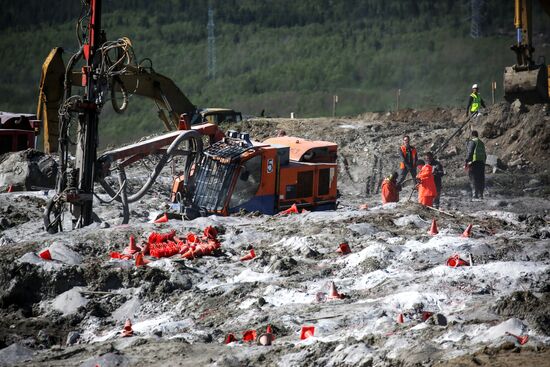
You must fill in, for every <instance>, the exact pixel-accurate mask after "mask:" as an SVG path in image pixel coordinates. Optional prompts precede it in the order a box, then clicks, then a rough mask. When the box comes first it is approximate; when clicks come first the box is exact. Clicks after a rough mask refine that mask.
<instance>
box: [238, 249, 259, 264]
mask: <svg viewBox="0 0 550 367" xmlns="http://www.w3.org/2000/svg"><path fill="white" fill-rule="evenodd" d="M255 257H256V252H254V249H253V248H252V249H250V252H249V253H248V254H247V255H244V256H243V257H241V261H248V260H252V259H253V258H255Z"/></svg>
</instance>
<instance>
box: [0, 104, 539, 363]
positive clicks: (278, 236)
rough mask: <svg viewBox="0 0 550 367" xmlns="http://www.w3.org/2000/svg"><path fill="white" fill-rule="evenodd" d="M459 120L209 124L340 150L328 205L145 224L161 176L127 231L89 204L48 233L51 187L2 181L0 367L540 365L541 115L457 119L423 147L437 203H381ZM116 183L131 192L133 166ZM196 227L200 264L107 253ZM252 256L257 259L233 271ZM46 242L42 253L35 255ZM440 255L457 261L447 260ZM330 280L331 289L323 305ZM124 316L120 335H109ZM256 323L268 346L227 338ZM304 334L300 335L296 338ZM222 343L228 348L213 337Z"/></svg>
mask: <svg viewBox="0 0 550 367" xmlns="http://www.w3.org/2000/svg"><path fill="white" fill-rule="evenodd" d="M465 121H466V117H465V116H464V111H463V110H456V109H448V110H447V109H436V110H428V111H413V110H406V111H399V112H393V113H387V114H378V113H368V114H364V115H361V116H357V117H353V118H345V119H342V118H338V119H332V118H320V119H292V120H291V119H250V120H247V121H244V122H242V123H240V124H238V125H232V126H224V129H236V130H240V131H247V132H249V133H250V134H251V136H252V137H253V138H254V139H255V140H258V141H262V140H263V139H265V138H267V137H270V136H275V135H276V134H278V133H280V131H281V130H284V131H285V133H286V134H287V135H290V136H299V137H304V138H309V139H316V140H328V141H334V142H336V143H338V145H339V159H338V164H339V181H338V185H339V191H340V195H341V197H340V202H339V206H338V209H337V210H336V211H329V212H304V213H301V214H291V215H287V216H274V217H273V216H264V215H258V214H257V213H240V214H239V215H234V216H231V217H218V216H212V217H207V218H198V219H195V220H193V221H182V220H180V219H171V220H170V221H168V222H167V223H162V224H153V223H151V221H152V219H153V218H155V217H156V216H157V214H159V213H162V212H164V211H166V210H168V209H169V207H168V205H167V202H168V193H169V186H170V182H171V178H170V172H169V170H166V172H164V173H163V175H162V176H161V178H160V180H159V182H158V183H157V185H156V186H155V188H154V189H153V191H152V192H151V193H150V194H149V195H147V196H146V197H145V198H144V199H142V200H141V201H140V202H138V203H136V204H132V205H131V206H130V210H131V220H130V224H129V225H120V223H121V220H122V211H121V207H119V206H117V205H112V204H111V205H104V204H100V203H99V202H97V204H96V205H95V207H94V210H95V212H96V214H97V215H98V217H99V218H100V219H101V222H98V223H94V224H93V225H91V226H89V227H87V228H84V229H80V230H76V231H66V232H62V233H57V234H47V233H45V232H44V230H43V229H42V220H41V214H42V211H43V210H44V206H45V204H46V201H47V200H48V198H51V197H52V196H53V195H54V192H53V191H47V190H43V191H35V192H29V191H17V190H16V191H14V192H11V193H6V192H5V191H6V190H7V186H4V187H0V189H1V190H2V192H3V193H2V194H0V231H1V232H0V315H1V316H0V366H2V365H6V366H11V365H26V366H42V365H48V366H96V365H99V366H135V365H137V366H149V365H163V366H176V365H186V366H203V365H204V366H208V365H209V366H264V365H265V366H481V365H495V366H518V365H524V366H535V365H536V366H545V365H549V362H548V361H549V360H550V302H549V301H550V287H549V284H550V257H549V251H550V247H549V246H548V243H549V238H550V182H549V181H550V163H549V162H548V157H549V156H550V155H549V153H550V152H549V150H550V125H549V123H550V109H548V107H547V106H535V107H529V108H526V107H524V106H510V105H508V104H500V105H495V106H492V107H490V108H489V109H488V111H487V114H486V115H484V116H481V117H479V118H478V119H476V120H475V121H471V122H470V123H469V124H467V125H465V126H464V128H463V130H462V131H461V132H460V133H458V134H457V135H456V137H455V138H454V139H452V140H451V141H450V142H449V143H448V145H447V146H446V147H445V148H444V149H442V151H441V153H440V154H438V159H440V161H441V163H442V164H443V165H444V166H445V168H446V171H447V175H446V176H445V177H444V180H443V187H444V189H443V196H442V202H441V209H442V211H436V210H433V209H429V208H425V207H422V206H420V205H419V204H417V203H416V196H415V194H414V193H413V195H411V199H409V197H410V193H411V185H410V184H409V185H407V186H405V188H404V189H403V191H402V193H401V200H400V202H399V203H393V204H386V205H381V203H380V202H381V201H380V194H379V185H380V181H381V179H382V178H383V177H384V176H387V175H388V174H390V173H391V172H392V171H395V170H397V168H398V146H399V144H400V142H401V138H402V136H403V135H409V136H410V137H411V142H412V144H413V145H415V146H416V147H417V149H418V150H419V151H420V152H424V151H427V150H435V149H437V148H438V147H439V146H441V145H442V143H443V142H444V141H445V140H446V138H447V137H449V136H451V134H453V132H455V131H456V129H458V128H459V127H460V126H462V125H463V124H464V122H465ZM472 129H476V130H478V131H479V132H480V135H481V138H482V140H483V141H485V143H486V147H487V153H488V154H489V155H491V156H492V157H491V159H492V160H491V162H490V163H491V165H488V166H487V167H486V173H487V190H486V196H485V199H484V200H483V201H471V199H470V197H471V194H470V191H469V186H468V179H467V174H466V173H465V172H464V169H463V165H464V159H465V143H466V141H467V138H468V135H469V133H470V130H472ZM29 156H34V155H32V154H30V155H29ZM7 159H8V158H7V157H3V158H1V159H0V166H1V165H2V162H6V160H7ZM41 159H42V158H41ZM488 163H489V162H488ZM10 166H12V165H10ZM128 177H129V178H130V180H131V181H133V182H135V183H139V182H141V181H144V180H145V179H146V177H147V170H146V169H145V168H144V167H143V166H141V165H136V166H135V167H133V168H132V169H131V170H130V171H129V172H128ZM19 189H20V190H23V189H24V188H23V187H21V188H19ZM98 192H100V193H101V191H100V190H98ZM100 195H101V194H100ZM363 204H366V208H365V206H361V205H363ZM360 206H361V208H360ZM68 217H69V216H68V215H67V217H66V218H65V221H66V222H68V221H69V220H70V218H68ZM433 219H435V220H436V223H437V226H438V230H439V233H438V234H437V235H430V234H429V233H428V230H429V229H430V227H431V224H432V220H433ZM470 224H471V225H472V231H471V237H462V236H461V234H462V233H463V232H464V230H465V229H466V228H467V227H468V225H470ZM68 226H69V223H67V226H66V227H67V228H68ZM209 226H211V227H213V228H215V229H216V232H217V236H216V238H217V240H218V241H219V244H220V248H219V249H217V250H215V251H212V252H211V253H210V254H209V255H208V256H198V257H196V258H194V259H184V258H181V256H180V255H175V256H172V257H163V258H160V259H157V258H155V257H152V256H146V260H150V262H149V263H148V264H147V265H144V266H139V267H138V266H136V265H135V260H134V259H130V260H126V259H124V258H122V259H121V258H114V257H116V256H115V255H113V254H112V253H122V252H123V250H124V249H125V248H126V247H127V246H128V244H129V242H130V237H131V236H134V238H135V239H136V243H137V244H138V245H141V244H144V243H145V242H147V240H148V238H149V236H150V234H151V233H152V232H158V233H161V234H169V233H170V231H172V230H174V231H175V233H176V236H178V237H181V238H184V237H186V235H187V234H188V233H193V234H195V235H197V236H198V237H201V236H202V235H203V231H204V230H205V228H207V227H209ZM341 243H347V244H348V245H349V247H350V249H351V253H349V254H345V255H343V254H342V253H339V252H337V249H338V248H339V245H340V244H341ZM251 248H253V249H254V250H255V254H256V257H255V258H253V259H252V260H249V261H240V258H241V257H242V256H244V255H246V254H248V253H249V251H250V249H251ZM46 249H48V250H49V253H50V255H51V258H52V260H46V259H43V258H41V257H40V256H38V254H39V253H42V252H43V251H44V250H46ZM454 255H458V257H459V258H460V259H463V260H464V261H465V262H468V263H470V262H471V265H472V266H457V267H451V266H448V265H447V261H448V259H449V258H451V257H453V256H454ZM332 282H333V283H334V286H335V288H336V289H337V292H339V293H340V294H343V295H344V296H343V297H340V298H339V297H331V285H332ZM127 319H130V320H131V321H132V324H133V325H132V330H133V336H131V337H121V331H122V330H123V327H124V324H125V321H126V320H127ZM268 325H269V326H270V327H271V330H272V333H273V335H274V337H275V339H274V341H273V342H272V345H271V346H261V345H257V344H256V343H250V342H243V341H242V339H243V333H245V332H246V331H248V330H255V331H256V332H257V336H259V335H260V334H262V333H265V332H266V328H267V327H268ZM304 326H313V327H314V328H315V330H314V332H313V336H312V337H309V338H307V339H305V340H300V333H301V330H302V327H304ZM229 334H233V335H234V337H235V338H236V339H237V340H236V341H233V342H231V343H229V344H226V343H225V341H226V339H227V337H228V335H229ZM510 334H513V335H515V336H513V335H510Z"/></svg>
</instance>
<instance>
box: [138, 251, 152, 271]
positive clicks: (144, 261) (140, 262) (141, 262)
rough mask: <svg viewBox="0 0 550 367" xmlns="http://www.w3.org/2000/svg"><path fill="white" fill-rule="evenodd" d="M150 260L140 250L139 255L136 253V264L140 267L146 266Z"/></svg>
mask: <svg viewBox="0 0 550 367" xmlns="http://www.w3.org/2000/svg"><path fill="white" fill-rule="evenodd" d="M149 263H150V261H149V260H147V259H146V258H144V257H143V254H142V253H141V252H139V253H138V254H137V255H136V266H137V267H140V266H144V265H147V264H149Z"/></svg>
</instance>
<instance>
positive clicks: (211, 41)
mask: <svg viewBox="0 0 550 367" xmlns="http://www.w3.org/2000/svg"><path fill="white" fill-rule="evenodd" d="M212 3H213V1H209V2H208V25H207V29H208V55H207V58H208V78H210V79H214V78H215V77H216V36H215V35H214V9H213V8H212Z"/></svg>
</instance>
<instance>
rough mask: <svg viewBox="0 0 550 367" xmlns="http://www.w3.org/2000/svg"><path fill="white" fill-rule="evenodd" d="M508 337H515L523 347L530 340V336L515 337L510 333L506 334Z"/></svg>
mask: <svg viewBox="0 0 550 367" xmlns="http://www.w3.org/2000/svg"><path fill="white" fill-rule="evenodd" d="M506 335H510V336H513V337H514V338H516V339H517V341H518V343H519V344H520V345H523V344H525V343H527V341H528V340H529V335H514V334H512V333H509V332H506Z"/></svg>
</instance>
